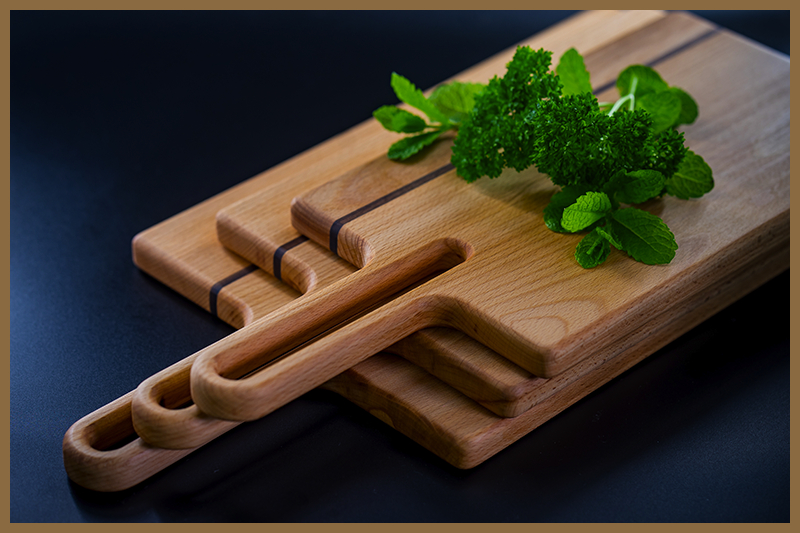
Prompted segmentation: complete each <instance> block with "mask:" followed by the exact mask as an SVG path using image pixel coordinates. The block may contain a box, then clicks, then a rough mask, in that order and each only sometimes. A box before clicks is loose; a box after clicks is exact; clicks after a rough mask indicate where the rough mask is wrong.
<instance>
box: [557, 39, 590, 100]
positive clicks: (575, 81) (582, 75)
mask: <svg viewBox="0 0 800 533" xmlns="http://www.w3.org/2000/svg"><path fill="white" fill-rule="evenodd" d="M556 73H557V74H558V78H559V81H561V84H562V85H563V88H562V89H561V94H563V95H564V96H566V95H568V94H580V93H591V92H592V83H591V81H590V79H589V72H588V71H587V70H586V64H585V63H584V62H583V57H582V56H581V55H580V54H579V53H578V51H577V50H575V49H574V48H570V49H569V50H567V51H566V52H564V55H562V56H561V59H560V60H559V61H558V66H557V67H556Z"/></svg>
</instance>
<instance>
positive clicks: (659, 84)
mask: <svg viewBox="0 0 800 533" xmlns="http://www.w3.org/2000/svg"><path fill="white" fill-rule="evenodd" d="M634 77H635V78H636V91H635V92H634V93H633V96H634V97H635V98H637V99H638V98H640V97H642V96H644V95H646V94H649V93H657V92H661V91H666V90H667V89H669V85H667V82H665V81H664V80H663V79H661V75H660V74H659V73H658V72H656V71H655V70H654V69H652V68H650V67H647V66H645V65H631V66H630V67H628V68H626V69H625V70H623V71H622V72H620V74H619V77H617V90H618V91H619V95H620V96H625V95H626V94H628V93H630V92H631V86H632V84H633V78H634Z"/></svg>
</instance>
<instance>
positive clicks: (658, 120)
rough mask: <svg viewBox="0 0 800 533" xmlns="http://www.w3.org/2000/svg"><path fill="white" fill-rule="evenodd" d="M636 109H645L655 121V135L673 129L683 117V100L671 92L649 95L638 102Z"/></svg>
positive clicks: (653, 126) (653, 127)
mask: <svg viewBox="0 0 800 533" xmlns="http://www.w3.org/2000/svg"><path fill="white" fill-rule="evenodd" d="M636 107H637V108H641V109H644V110H645V111H647V112H648V113H650V116H651V117H652V119H653V125H652V126H650V127H651V128H652V129H653V133H661V132H662V131H664V130H666V129H667V128H671V127H672V126H673V125H674V124H675V123H677V122H678V118H679V117H680V116H681V109H682V106H681V99H680V97H678V96H677V95H676V94H675V93H673V92H672V91H670V90H666V91H660V92H653V93H647V94H645V95H644V96H642V97H641V98H638V99H637V100H636Z"/></svg>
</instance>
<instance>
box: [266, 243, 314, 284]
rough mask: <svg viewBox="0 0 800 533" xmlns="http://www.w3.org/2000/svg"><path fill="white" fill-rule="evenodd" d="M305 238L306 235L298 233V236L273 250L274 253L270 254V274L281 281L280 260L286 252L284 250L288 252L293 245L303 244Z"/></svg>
mask: <svg viewBox="0 0 800 533" xmlns="http://www.w3.org/2000/svg"><path fill="white" fill-rule="evenodd" d="M307 240H308V237H306V236H305V235H300V236H299V237H297V238H295V239H292V240H291V241H289V242H287V243H285V244H282V245H280V246H279V247H278V249H277V250H275V254H274V255H273V256H272V274H273V275H274V276H275V277H276V278H278V279H279V280H281V281H283V278H282V277H281V260H282V259H283V256H284V255H285V254H286V252H288V251H289V250H291V249H292V248H294V247H295V246H298V245H300V244H303V243H304V242H306V241H307Z"/></svg>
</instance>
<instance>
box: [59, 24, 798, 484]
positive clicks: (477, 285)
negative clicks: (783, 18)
mask: <svg viewBox="0 0 800 533" xmlns="http://www.w3.org/2000/svg"><path fill="white" fill-rule="evenodd" d="M522 44H527V45H530V46H532V47H533V48H545V49H548V50H552V51H553V52H554V57H555V58H558V57H560V55H561V54H562V53H563V52H564V51H566V50H567V49H568V48H571V47H575V48H577V49H578V50H579V51H580V52H581V53H582V54H583V55H584V57H585V58H586V65H587V68H588V70H589V71H590V72H591V73H592V84H593V86H594V87H595V93H596V94H597V96H598V98H599V99H600V100H605V101H609V100H612V101H613V100H615V99H616V89H615V88H614V80H615V76H616V74H617V73H618V72H619V71H621V70H622V69H623V68H625V67H626V66H628V65H630V64H636V63H638V64H647V65H651V66H653V67H655V68H656V69H657V70H658V71H659V72H661V73H662V75H663V76H664V78H665V79H666V80H668V82H669V83H670V84H671V85H675V86H678V87H682V88H684V89H686V90H687V91H688V92H689V93H690V94H692V95H693V96H694V97H695V99H696V100H697V101H698V104H699V107H700V118H699V119H698V121H697V123H696V124H694V125H692V126H689V127H687V128H685V131H686V138H687V141H688V144H690V145H691V147H692V149H693V150H695V151H696V152H698V153H700V154H702V155H703V157H704V158H705V160H706V161H707V162H708V163H709V164H710V166H711V167H712V168H713V169H714V176H715V180H716V187H715V189H714V190H713V191H712V193H710V194H708V195H706V196H705V197H704V198H703V199H701V200H696V201H682V200H675V199H672V198H665V199H662V200H659V201H655V202H651V203H648V204H647V205H644V206H642V207H643V208H645V209H647V210H649V211H651V212H653V213H656V214H659V215H660V216H661V217H662V218H663V219H664V220H665V222H666V223H667V224H668V225H669V227H670V228H671V229H672V231H673V232H674V233H675V235H676V239H677V241H678V244H679V249H678V252H677V255H676V257H675V259H674V260H673V262H672V263H671V264H670V265H667V266H658V267H654V266H646V265H643V264H641V263H637V262H635V261H633V260H631V259H630V258H627V257H625V256H623V255H622V254H612V256H611V257H610V258H609V260H608V261H607V262H606V263H605V264H603V265H602V266H600V267H598V268H595V269H592V270H584V269H582V268H581V267H579V266H578V265H577V264H576V263H575V262H574V261H573V260H572V259H571V255H572V250H574V247H575V245H576V243H577V241H578V240H579V239H580V236H579V235H564V234H556V233H552V232H550V231H549V230H548V229H547V228H546V227H545V225H544V224H543V222H542V210H543V209H544V207H545V206H546V205H547V203H548V201H549V198H550V197H551V196H552V194H553V193H554V192H555V191H556V189H555V188H554V186H553V185H552V183H551V182H550V180H549V179H548V178H547V177H546V176H543V175H541V174H539V173H537V172H536V170H535V169H530V170H527V171H524V172H521V173H517V172H514V171H507V172H506V173H504V175H503V176H501V177H500V178H498V179H495V180H489V179H488V178H484V179H483V180H480V181H478V182H476V183H473V184H467V183H466V182H464V181H463V180H462V179H461V178H459V177H458V176H456V174H455V171H454V170H453V168H452V167H451V166H450V164H449V159H450V157H449V154H450V147H451V145H452V138H444V139H442V140H441V141H439V142H437V144H435V145H434V146H433V147H432V149H431V150H430V151H428V152H426V153H425V154H422V155H418V156H415V157H414V158H412V159H411V160H409V161H408V162H404V163H397V162H392V161H389V160H388V159H387V158H386V157H385V152H386V149H387V148H388V146H389V145H390V144H391V143H392V142H394V141H395V140H396V136H395V135H394V134H392V133H389V132H386V131H384V130H383V129H382V128H381V127H380V125H378V124H377V122H375V121H374V120H367V121H366V122H364V123H362V124H361V125H359V126H356V127H355V128H353V129H351V130H349V131H347V132H345V133H343V134H341V135H339V136H337V137H335V138H333V139H331V140H329V141H327V142H325V143H323V144H321V145H319V146H317V147H315V148H312V149H310V150H308V151H307V152H304V153H303V154H300V155H299V156H297V157H295V158H293V159H291V160H289V161H287V162H285V163H283V164H281V165H279V166H278V167H276V168H273V169H271V170H268V171H266V172H264V173H263V174H260V175H258V176H256V177H254V178H252V179H250V180H248V181H246V182H244V183H242V184H240V185H239V186H237V187H234V188H232V189H230V190H228V191H225V192H223V193H221V194H219V195H217V196H215V197H214V198H211V199H209V200H207V201H205V202H203V203H201V204H199V205H197V206H195V207H193V208H191V209H189V210H187V211H185V212H183V213H180V214H178V215H176V216H175V217H173V218H171V219H169V220H166V221H164V222H162V223H161V224H158V225H156V226H154V227H153V228H150V229H148V230H146V231H144V232H142V233H141V234H139V235H138V236H137V237H136V238H135V239H134V243H133V252H134V260H135V262H136V264H137V265H138V266H139V267H140V268H141V269H142V270H144V271H146V272H148V273H149V274H151V275H152V276H154V277H155V278H157V279H159V280H161V281H162V282H164V283H165V284H167V285H168V286H170V287H172V288H173V289H175V290H176V291H178V292H179V293H181V294H183V295H184V296H186V297H187V298H189V299H191V300H192V301H194V302H195V303H197V304H199V305H201V306H203V307H204V308H206V309H207V310H209V311H210V312H211V313H213V314H215V315H216V316H218V317H220V318H221V319H223V320H225V321H226V322H228V323H230V324H232V325H234V326H235V327H237V328H240V329H239V331H237V332H235V333H233V334H232V335H230V336H229V337H227V338H225V339H223V340H221V341H219V342H217V343H215V344H213V345H212V346H209V347H208V348H206V349H204V350H201V351H200V352H198V353H197V354H194V355H192V356H190V357H188V358H186V359H184V360H182V361H180V362H178V363H176V364H174V365H172V366H171V367H168V368H166V369H164V370H163V371H162V372H159V373H158V374H156V375H154V376H152V377H150V378H148V379H147V380H145V381H144V382H142V384H141V385H140V386H139V387H138V388H137V390H136V391H133V392H131V393H129V394H127V395H125V396H123V397H122V398H120V399H118V400H116V401H115V402H112V403H110V404H108V405H107V406H105V407H102V408H101V409H99V410H97V411H95V412H94V413H91V414H89V415H87V416H86V417H84V418H83V419H81V420H79V421H78V422H76V423H75V424H74V425H73V426H72V427H71V428H70V430H69V431H68V432H67V434H66V435H65V437H64V461H65V466H66V468H67V472H68V474H69V476H70V477H71V478H72V479H73V480H74V481H75V482H77V483H78V484H80V485H83V486H85V487H88V488H91V489H94V490H102V491H113V490H122V489H125V488H127V487H130V486H132V485H135V484H136V483H138V482H140V481H142V480H143V479H146V478H147V477H149V476H150V475H152V474H154V473H155V472H158V471H159V470H161V469H163V468H165V467H166V466H168V465H169V464H172V463H173V462H175V461H177V460H178V459H180V458H181V457H184V456H185V455H187V454H189V453H190V452H191V451H192V450H194V449H196V448H197V447H199V446H202V445H204V444H205V443H207V442H209V441H210V440H212V439H214V438H216V437H217V436H219V435H221V434H222V433H224V432H225V431H227V430H229V429H231V428H233V427H235V426H236V425H238V424H239V423H241V422H242V421H247V420H254V419H257V418H259V417H262V416H265V415H267V414H269V413H270V412H271V411H273V410H275V409H277V408H278V407H280V406H281V405H284V404H285V403H287V402H289V401H291V400H292V399H294V398H297V397H298V396H300V395H302V394H303V393H305V392H307V391H309V390H311V389H313V388H315V387H323V388H326V389H329V390H333V391H335V392H337V393H340V394H342V395H343V396H345V397H346V398H348V399H350V400H351V401H353V402H354V403H356V404H358V405H359V406H361V407H363V408H364V409H366V410H368V411H369V412H370V413H372V414H374V415H375V416H376V417H377V418H379V419H381V420H383V421H384V422H386V423H388V424H390V425H391V426H392V427H394V428H396V429H397V430H399V431H401V432H403V433H404V434H406V435H408V436H409V437H411V438H413V439H414V440H416V441H417V442H419V443H420V444H422V445H423V446H425V447H426V448H428V449H429V450H431V451H432V452H434V453H435V454H437V455H439V456H440V457H442V458H443V459H445V460H447V461H449V462H450V463H452V464H454V465H456V466H458V467H461V468H470V467H473V466H475V465H477V464H479V463H481V462H482V461H484V460H486V459H487V458H489V457H491V456H492V455H494V454H495V453H497V452H498V451H500V450H502V449H503V448H505V447H506V446H508V445H509V444H511V443H512V442H514V441H515V440H517V439H519V438H520V437H522V436H523V435H525V434H527V433H528V432H530V431H532V430H533V429H534V428H536V427H537V426H539V425H540V424H542V423H543V422H544V421H546V420H548V419H549V418H551V417H553V416H554V415H556V414H557V413H559V412H560V411H562V410H564V409H565V408H567V407H568V406H569V405H571V404H572V403H574V402H576V401H577V400H579V399H580V398H582V397H584V396H585V395H587V394H588V393H590V392H591V391H593V390H595V389H596V388H597V387H599V386H600V385H602V384H604V383H606V382H608V381H609V380H611V379H612V378H614V377H615V376H617V375H619V374H620V373H622V372H624V371H625V370H626V369H628V368H630V367H631V366H633V365H634V364H636V363H637V362H639V361H641V360H642V359H644V358H645V357H647V356H648V355H650V354H652V353H653V352H654V351H656V350H657V349H659V348H660V347H662V346H664V345H665V344H667V343H668V342H670V341H671V340H673V339H675V338H677V337H678V336H680V335H681V334H682V333H684V332H686V331H688V330H689V329H691V328H692V327H694V326H695V325H697V324H698V323H700V322H701V321H703V320H704V319H706V318H707V317H709V316H711V315H712V314H714V313H715V312H717V311H719V310H720V309H722V308H723V307H725V306H726V305H728V304H730V303H732V302H733V301H735V300H736V299H738V298H740V297H741V296H743V295H744V294H746V293H747V292H749V291H751V290H753V289H754V288H756V287H757V286H759V285H760V284H762V283H764V282H765V281H767V280H768V279H770V278H772V277H773V276H775V275H777V274H778V273H780V272H782V271H783V270H785V269H787V268H788V266H789V253H788V250H789V61H788V58H786V57H784V56H781V55H779V54H776V53H774V52H772V51H770V50H767V49H764V48H762V47H759V46H758V45H755V44H753V43H751V42H748V41H746V40H744V39H742V38H741V37H738V36H736V35H734V34H731V33H730V32H727V31H725V30H722V29H719V28H716V27H714V26H712V25H710V24H709V23H707V22H705V21H703V20H700V19H697V18H695V17H691V16H689V15H686V14H681V13H673V14H669V15H666V14H663V13H660V12H627V13H618V12H592V13H584V14H581V15H579V16H576V17H573V18H572V19H570V20H568V21H566V22H565V23H562V24H560V25H558V26H556V27H554V28H552V29H550V30H548V31H546V32H544V33H542V34H539V35H537V36H534V37H533V38H531V39H530V40H528V41H526V42H525V43H522ZM513 52H514V50H513V49H512V50H507V51H505V52H503V53H501V54H498V55H497V56H495V57H493V58H491V59H489V60H487V61H486V62H484V63H481V64H479V65H477V66H476V67H474V68H472V69H470V70H468V71H466V72H464V73H462V74H460V75H458V76H456V79H459V80H462V81H477V82H486V81H487V80H488V79H489V78H491V77H492V76H494V75H495V74H498V75H502V73H503V72H504V70H505V68H504V67H505V64H506V63H507V62H508V61H509V60H510V58H511V56H512V54H513ZM754 101H757V102H758V110H757V112H752V113H742V112H740V110H741V106H740V105H739V104H738V103H740V102H754Z"/></svg>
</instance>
